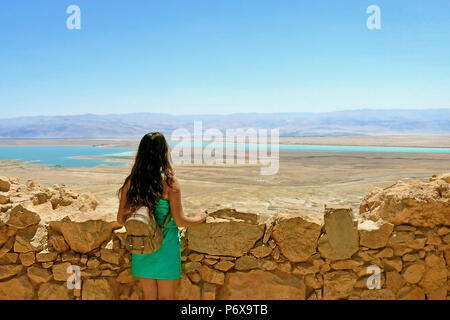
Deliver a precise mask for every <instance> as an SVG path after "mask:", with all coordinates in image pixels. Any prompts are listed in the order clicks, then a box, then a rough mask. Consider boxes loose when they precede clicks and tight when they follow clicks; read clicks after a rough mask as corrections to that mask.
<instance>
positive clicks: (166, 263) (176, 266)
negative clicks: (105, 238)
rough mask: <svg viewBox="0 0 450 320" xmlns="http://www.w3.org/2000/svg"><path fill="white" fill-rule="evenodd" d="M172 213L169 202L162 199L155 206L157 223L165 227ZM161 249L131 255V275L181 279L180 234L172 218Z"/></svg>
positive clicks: (165, 230) (164, 233)
mask: <svg viewBox="0 0 450 320" xmlns="http://www.w3.org/2000/svg"><path fill="white" fill-rule="evenodd" d="M169 213H170V206H169V201H168V200H166V199H163V198H160V199H159V201H158V203H157V204H156V206H155V210H154V215H155V219H156V223H158V225H159V226H160V227H162V226H163V224H164V220H165V219H166V217H167V215H168V214H169ZM163 235H164V239H163V242H162V245H161V248H159V249H158V250H156V251H155V252H152V253H149V254H132V255H131V274H132V275H133V276H135V277H140V278H150V279H179V278H180V277H181V251H180V245H181V241H180V232H179V231H178V227H177V225H176V224H175V222H174V221H173V217H170V219H169V222H168V223H167V225H166V227H165V228H164V231H163Z"/></svg>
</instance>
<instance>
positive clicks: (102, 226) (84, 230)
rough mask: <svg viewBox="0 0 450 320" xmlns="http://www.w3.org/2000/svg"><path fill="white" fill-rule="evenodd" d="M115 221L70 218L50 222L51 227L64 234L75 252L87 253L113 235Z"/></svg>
mask: <svg viewBox="0 0 450 320" xmlns="http://www.w3.org/2000/svg"><path fill="white" fill-rule="evenodd" d="M115 226H116V223H115V222H106V221H102V220H88V221H84V222H73V221H71V220H70V219H69V218H67V217H66V218H64V219H62V220H60V221H53V222H50V227H51V228H52V229H54V230H56V231H58V232H60V233H62V235H63V236H64V239H65V240H66V242H67V243H68V244H69V246H70V248H71V249H72V250H73V251H75V252H80V253H87V252H89V251H92V250H94V249H95V248H98V247H99V246H100V245H101V244H102V243H103V242H104V241H106V240H108V239H109V238H110V237H111V234H112V230H113V228H114V227H115Z"/></svg>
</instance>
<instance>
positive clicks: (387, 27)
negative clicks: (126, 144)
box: [0, 0, 450, 118]
mask: <svg viewBox="0 0 450 320" xmlns="http://www.w3.org/2000/svg"><path fill="white" fill-rule="evenodd" d="M71 4H76V5H78V6H79V7H80V9H81V29H80V30H68V29H67V28H66V19H67V17H68V16H69V14H67V13H66V8H67V7H68V6H69V5H71ZM372 4H375V5H378V6H379V7H380V8H381V27H382V29H381V30H369V29H368V28H367V27H366V20H367V18H368V17H369V15H368V14H367V13H366V9H367V7H368V6H370V5H372ZM449 12H450V1H448V0H429V1H416V0H414V1H412V0H388V1H384V0H370V1H364V0H358V1H357V0H346V1H334V0H328V1H322V0H316V1H301V0H295V1H293V0H282V1H280V0H271V1H268V0H246V1H242V0H188V1H187V0H186V1H185V0H177V1H172V0H167V1H160V0H158V1H154V0H148V1H143V0H139V1H138V0H127V1H125V0H120V1H119V0H117V1H106V0H95V1H94V0H72V1H63V0H53V1H43V0H39V1H25V0H14V1H12V0H9V1H2V3H1V5H0V37H1V41H0V111H1V113H2V118H9V117H15V116H32V115H66V114H82V113H99V114H104V113H128V112H161V113H172V114H204V113H216V114H228V113H234V112H303V111H314V112H326V111H334V110H348V109H361V108H371V109H384V108H386V109H390V108H396V109H422V108H448V107H450V59H449V57H450V15H449Z"/></svg>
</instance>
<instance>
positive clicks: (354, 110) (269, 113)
mask: <svg viewBox="0 0 450 320" xmlns="http://www.w3.org/2000/svg"><path fill="white" fill-rule="evenodd" d="M361 111H373V112H393V111H395V112H408V111H410V112H416V111H450V107H447V108H419V109H413V108H411V109H396V108H392V109H389V108H386V109H382V108H381V109H380V108H360V109H338V110H334V111H299V112H295V111H292V112H287V111H286V112H256V111H255V112H231V113H178V114H177V113H169V112H151V111H138V112H133V111H131V112H114V113H113V112H110V113H97V112H87V113H66V114H58V113H57V114H38V115H23V116H12V117H2V118H0V120H11V119H20V118H39V117H72V116H75V117H77V116H90V115H92V116H117V115H134V114H154V115H168V116H171V117H185V116H199V117H201V116H232V115H271V114H273V115H275V114H277V115H288V114H329V113H340V112H361Z"/></svg>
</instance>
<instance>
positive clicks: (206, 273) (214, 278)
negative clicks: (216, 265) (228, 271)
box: [197, 265, 225, 285]
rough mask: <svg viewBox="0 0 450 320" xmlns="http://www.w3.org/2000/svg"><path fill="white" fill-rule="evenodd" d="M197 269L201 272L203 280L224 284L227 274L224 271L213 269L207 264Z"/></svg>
mask: <svg viewBox="0 0 450 320" xmlns="http://www.w3.org/2000/svg"><path fill="white" fill-rule="evenodd" d="M197 271H198V272H199V273H200V276H201V277H202V280H203V281H205V282H208V283H215V284H220V285H221V284H223V282H224V278H225V275H224V273H223V272H220V271H217V270H214V269H211V268H210V267H207V266H205V265H202V266H200V267H199V268H198V269H197Z"/></svg>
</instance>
